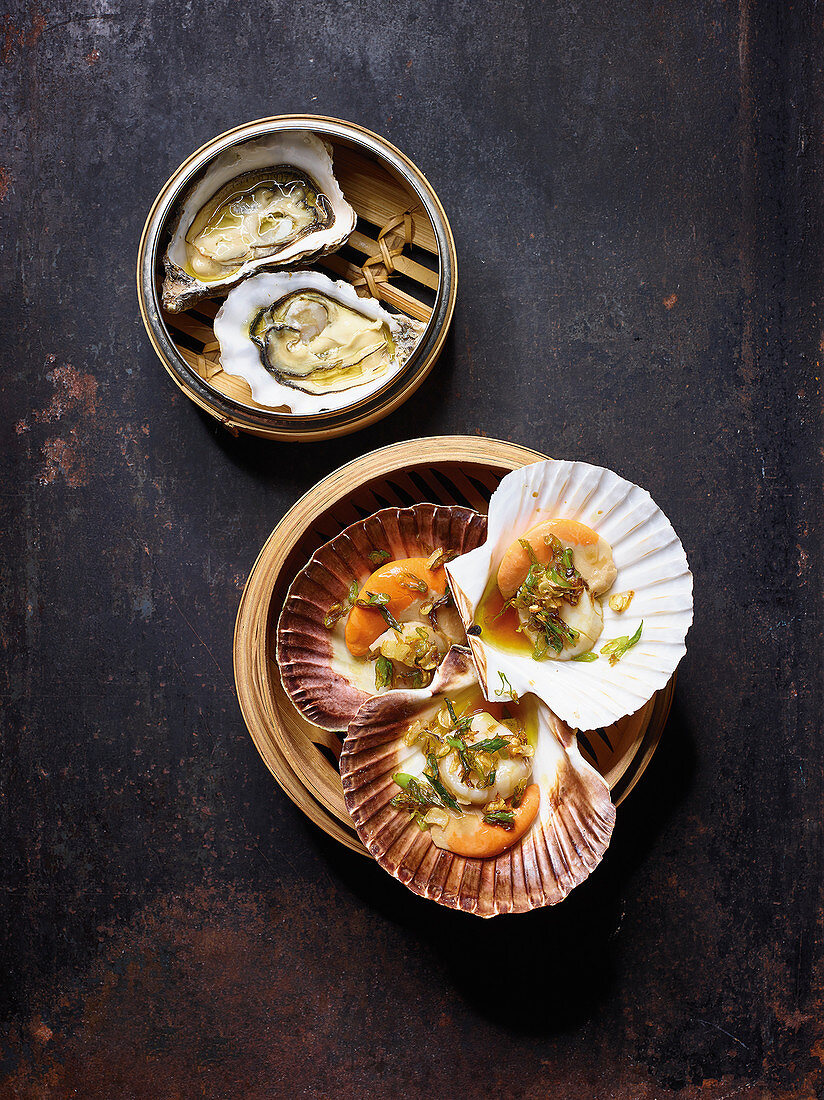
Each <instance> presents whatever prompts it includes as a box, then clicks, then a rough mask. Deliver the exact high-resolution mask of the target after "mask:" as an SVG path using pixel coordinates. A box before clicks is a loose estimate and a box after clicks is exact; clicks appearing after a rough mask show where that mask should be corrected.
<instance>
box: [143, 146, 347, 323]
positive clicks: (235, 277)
mask: <svg viewBox="0 0 824 1100" xmlns="http://www.w3.org/2000/svg"><path fill="white" fill-rule="evenodd" d="M279 167H289V168H297V169H300V170H302V171H304V172H305V173H306V174H307V176H308V177H309V178H310V179H312V180H313V181H314V183H315V184H316V185H317V187H318V188H319V189H320V191H321V192H322V193H323V194H324V195H325V197H326V198H327V199H328V201H329V204H330V206H331V209H332V213H333V219H332V222H331V223H330V224H329V225H327V226H325V227H324V228H321V229H315V230H313V232H311V233H309V234H307V235H306V236H303V237H299V238H298V239H296V240H294V241H291V242H288V243H287V244H285V245H284V246H283V248H281V249H280V250H279V251H277V252H272V253H270V254H268V255H266V256H261V257H257V258H255V259H251V260H247V261H246V263H244V264H243V265H242V266H241V267H239V268H238V269H237V270H235V271H232V272H231V273H227V274H226V275H225V276H223V278H219V279H209V280H208V281H206V280H201V279H198V278H197V277H196V276H194V275H190V274H189V272H188V271H186V234H187V233H188V232H189V228H190V227H191V225H192V222H193V221H194V220H195V218H196V217H197V215H198V213H199V212H200V211H201V210H202V209H203V207H204V206H205V205H206V204H207V203H208V202H209V200H210V199H211V198H212V197H213V196H214V195H216V194H217V192H218V191H220V189H221V188H222V187H225V186H226V184H228V183H230V182H231V181H232V180H233V179H236V178H237V177H238V176H241V175H243V174H245V173H246V172H253V171H255V170H257V169H263V168H279ZM356 220H357V216H356V214H355V211H354V210H353V208H352V207H351V206H350V205H349V203H348V202H347V201H346V199H345V198H344V195H343V192H342V191H341V189H340V185H339V184H338V181H337V180H336V179H335V176H334V173H333V171H332V156H331V146H329V145H327V144H326V142H324V141H322V140H321V139H320V138H319V137H317V135H316V134H313V133H311V132H310V131H309V130H279V131H277V132H276V133H272V134H267V135H265V136H264V137H261V138H257V139H255V140H254V141H245V142H243V143H241V144H240V145H233V146H231V147H230V148H228V149H226V150H225V151H224V152H222V153H221V154H220V156H218V157H217V158H216V159H215V161H214V162H213V163H212V164H210V165H209V166H208V168H207V169H206V171H205V173H204V175H203V177H202V178H201V179H200V180H198V181H197V183H195V184H194V185H193V186H192V187H190V188H189V190H188V191H186V193H185V194H184V195H183V198H182V199H181V200H180V204H179V213H178V215H177V217H176V219H175V223H174V225H173V227H172V232H171V240H170V241H169V246H168V248H167V249H166V253H165V255H164V257H163V265H164V269H165V275H164V279H163V306H164V308H165V309H168V310H169V311H170V312H172V313H177V312H178V311H179V310H181V309H185V308H187V307H188V306H190V305H192V304H193V303H194V302H196V301H198V299H200V298H211V297H214V296H215V295H219V294H225V293H226V291H227V290H228V289H229V288H230V287H233V286H235V285H237V284H238V283H239V282H240V281H241V280H242V279H245V278H246V276H247V275H250V274H252V273H253V272H255V271H260V270H261V269H265V268H277V267H286V266H289V265H294V264H298V263H307V262H309V261H311V260H315V259H317V258H318V257H319V256H325V255H326V254H327V253H329V252H334V251H335V250H336V249H338V248H340V247H341V245H342V244H344V242H345V241H346V240H348V238H349V236H350V234H351V232H352V230H353V229H354V228H355V221H356Z"/></svg>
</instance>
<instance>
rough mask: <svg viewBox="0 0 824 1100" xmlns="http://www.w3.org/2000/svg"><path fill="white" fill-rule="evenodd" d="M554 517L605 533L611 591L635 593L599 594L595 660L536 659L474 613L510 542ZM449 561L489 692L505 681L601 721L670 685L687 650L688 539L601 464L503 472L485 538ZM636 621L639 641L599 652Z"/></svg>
mask: <svg viewBox="0 0 824 1100" xmlns="http://www.w3.org/2000/svg"><path fill="white" fill-rule="evenodd" d="M553 518H565V519H573V520H578V521H580V522H581V523H583V524H586V525H587V526H588V527H590V528H592V530H594V531H595V532H596V533H597V534H598V535H601V536H603V538H604V539H605V540H606V542H607V543H608V544H609V545H610V546H611V547H612V554H613V557H614V562H615V566H616V567H617V576H616V577H615V580H614V582H613V585H612V591H614V592H615V593H620V592H622V591H624V590H632V591H633V592H634V595H633V596H632V599H631V602H630V603H629V605H628V606H627V607H626V610H624V611H622V612H617V611H615V610H614V609H613V608H612V607H610V605H609V601H608V598H607V597H608V595H609V593H604V599H603V603H602V611H603V632H602V633H601V635H600V637H599V639H598V641H597V643H596V645H595V648H594V650H593V652H594V653H595V654H596V655H597V659H594V660H592V661H591V662H585V663H584V662H578V661H576V660H571V661H569V660H534V659H533V658H532V657H531V656H530V654H529V653H528V652H527V653H521V652H512V651H508V650H506V649H502V648H500V647H499V646H497V645H494V644H492V642H491V641H490V640H489V638H488V637H486V638H485V636H484V626H483V624H482V623H478V622H477V619H478V610H479V607H480V605H481V602H482V600H483V599H484V596H485V594H486V593H487V592H488V591H489V585H490V582H491V581H492V579H493V578H494V577H495V576H496V574H497V570H498V566H499V565H500V562H501V560H502V559H503V556H504V554H505V552H506V550H507V548H508V547H509V546H510V545H511V544H512V543H513V542H514V541H515V540H516V539H518V538H520V537H521V536H523V535H524V533H525V532H527V531H529V530H530V529H531V528H532V527H534V526H535V525H536V524H537V523H539V522H541V521H543V520H548V519H553ZM446 570H447V573H448V575H449V579H450V583H451V585H452V591H453V594H454V596H455V602H456V604H457V606H458V609H459V611H460V613H461V618H462V619H463V622H464V626H465V627H466V628H467V630H468V631H469V635H468V637H469V643H470V646H471V648H472V653H473V657H474V659H475V665H476V668H477V670H478V677H479V679H480V681H481V686H482V688H483V691H484V695H485V696H486V698H487V699H489V698H491V696H490V694H489V692H490V690H492V689H494V688H495V687H496V686H498V685H499V684H500V683H503V682H504V681H505V682H507V683H508V684H510V685H511V688H512V690H513V691H514V692H515V693H517V694H518V695H523V694H526V693H528V692H534V693H535V694H536V695H537V696H538V697H539V698H540V699H542V700H543V702H544V703H546V704H547V706H548V707H550V709H551V710H552V711H553V712H554V713H555V714H557V715H559V716H560V718H562V719H563V720H564V721H565V722H568V723H569V724H570V726H572V728H573V729H582V730H588V729H597V728H598V727H605V726H608V725H610V724H611V723H613V722H615V721H617V720H618V719H619V718H622V717H624V716H625V715H628V714H633V713H635V712H636V711H638V710H639V709H640V708H641V707H642V706H643V705H644V703H646V702H647V700H649V699H650V698H652V696H653V695H654V693H655V692H656V691H658V690H660V689H661V688H663V687H664V686H665V685H666V684H667V682H668V681H669V679H670V677H671V676H672V674H673V672H674V671H675V669H676V667H677V665H678V662H679V661H680V660H681V658H682V657H683V655H684V653H685V652H686V647H685V644H684V641H685V638H686V635H687V631H688V630H689V627H690V624H691V623H692V574H691V573H690V570H689V567H688V565H687V558H686V554H685V553H684V548H683V547H682V545H681V543H680V542H679V540H678V536H677V535H676V534H675V531H674V530H673V529H672V525H671V524H670V522H669V520H668V519H667V518H666V516H665V515H664V514H663V512H662V511H661V510H660V508H658V507H657V506H656V504H655V502H654V501H653V500H652V498H651V497H650V495H649V493H647V492H645V490H643V489H640V488H639V487H638V486H637V485H633V484H632V483H631V482H629V481H625V480H624V478H621V477H619V476H618V475H617V474H614V473H612V472H611V471H610V470H605V469H602V468H601V467H600V466H591V465H589V464H588V463H586V462H562V461H556V460H552V459H550V460H547V461H545V462H536V463H534V464H532V465H529V466H524V467H522V468H521V469H519V470H515V471H513V473H511V474H507V476H506V477H505V478H504V479H503V480H502V481H501V483H500V485H499V486H498V488H497V489H496V490H495V492H494V493H493V495H492V499H491V500H490V503H489V527H488V535H487V541H486V542H485V543H484V545H483V546H482V547H479V548H478V549H477V550H474V551H472V552H471V553H469V554H467V555H465V556H464V557H461V558H459V559H457V560H456V561H453V562H450V563H449V564H448V565H447V566H446ZM493 583H494V581H493ZM642 623H643V628H642V630H641V634H640V638H639V640H638V641H637V643H636V644H634V645H633V646H632V647H631V648H628V649H627V650H626V651H625V652H624V653H623V656H621V658H620V660H618V661H614V662H613V661H611V660H610V659H608V656H607V655H606V654H603V653H602V646H604V645H609V643H610V642H611V641H613V640H616V639H617V638H619V637H625V638H627V639H628V640H629V638H631V637H634V635H635V632H636V631H637V630H638V628H639V627H641V624H642ZM470 628H472V629H470ZM488 633H489V631H488Z"/></svg>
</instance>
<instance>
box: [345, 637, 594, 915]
mask: <svg viewBox="0 0 824 1100" xmlns="http://www.w3.org/2000/svg"><path fill="white" fill-rule="evenodd" d="M473 685H477V680H476V676H475V670H474V667H473V663H472V659H471V655H470V652H469V650H467V649H464V648H462V647H457V646H456V647H454V648H453V649H451V650H450V652H449V653H448V654H447V656H446V658H445V660H444V662H443V664H442V665H441V667H440V669H439V670H438V673H437V675H436V677H435V679H434V680H433V682H432V684H431V685H430V687H428V688H425V689H422V690H417V691H392V692H389V693H387V694H386V695H382V696H379V697H376V698H374V699H371V700H369V701H368V702H366V703H364V705H363V706H362V707H361V709H360V710H359V711H358V714H357V715H356V717H355V718H354V719H353V721H352V723H351V724H350V726H349V730H348V732H347V735H346V738H345V740H344V745H343V752H342V754H341V758H340V770H341V779H342V781H343V790H344V797H345V801H346V807H347V809H348V810H349V813H350V815H351V817H352V820H353V822H354V824H355V828H356V829H357V832H358V836H359V837H360V839H361V841H362V842H363V843H364V845H365V846H366V847H367V848H368V850H369V851H370V852H371V854H372V855H373V856H374V857H375V859H376V860H377V861H378V863H379V864H380V865H381V867H383V869H384V870H385V871H387V872H388V873H389V874H391V875H393V876H394V877H395V878H397V879H398V880H399V881H400V882H402V883H404V885H406V886H408V887H409V889H410V890H412V891H413V892H414V893H416V894H419V895H421V896H422V897H426V898H430V899H432V900H433V901H437V902H439V903H440V904H441V905H446V906H448V907H449V908H452V909H462V910H465V911H467V912H471V913H475V914H477V915H479V916H482V917H492V916H495V915H497V914H499V913H521V912H525V911H527V910H529V909H535V908H538V907H540V906H545V905H554V904H556V903H557V902H559V901H561V900H563V898H565V897H566V896H567V894H569V892H570V891H571V890H572V889H573V888H574V887H575V886H577V885H579V884H580V883H581V882H583V880H584V879H586V878H587V876H588V875H589V874H590V873H591V872H592V871H593V870H594V869H595V867H596V866H597V865H598V863H599V862H600V860H601V858H602V857H603V854H604V852H605V851H606V848H607V846H608V844H609V841H610V838H611V836H612V831H613V828H614V824H615V807H614V806H613V804H612V801H611V799H610V795H609V788H608V787H607V784H606V782H605V781H604V779H603V778H602V777H601V775H599V773H598V772H597V771H596V770H595V769H594V768H593V767H591V766H590V765H589V764H588V763H587V762H586V761H585V760H584V758H583V757H582V756H581V754H580V752H579V750H578V746H577V741H576V738H575V735H574V733H573V732H572V731H571V730H570V728H569V727H568V726H567V725H566V724H565V723H563V722H562V721H560V720H559V719H558V718H557V717H556V716H555V715H554V714H553V713H552V712H551V711H550V710H549V709H548V708H547V707H545V706H543V705H541V704H540V703H539V702H538V701H537V700H535V701H534V704H533V705H534V707H535V710H536V715H537V720H536V727H537V737H536V742H537V743H536V746H535V756H534V762H533V769H532V779H531V782H533V783H535V784H537V786H538V787H539V788H540V802H539V805H538V810H537V816H536V817H535V819H534V821H533V823H532V825H531V826H530V828H529V829H528V831H527V832H526V833H525V834H524V835H523V837H522V838H521V839H520V840H518V841H517V843H515V844H514V845H513V846H512V847H510V848H508V849H507V850H506V851H504V852H503V853H502V854H500V855H498V856H496V857H495V858H490V859H471V858H467V857H465V856H460V855H456V854H454V853H453V852H451V851H448V850H445V849H443V848H441V847H438V845H437V844H436V843H435V842H434V840H433V836H432V835H431V832H430V831H426V830H424V831H422V830H421V829H420V828H419V826H418V825H417V824H416V823H415V821H414V820H413V819H412V818H411V817H410V815H409V813H407V812H406V811H405V810H397V809H395V808H394V807H393V806H392V805H391V799H392V798H393V797H395V796H397V794H398V792H399V789H400V788H399V787H398V785H397V784H396V782H395V780H394V776H395V775H396V774H397V773H399V772H403V771H404V770H405V769H406V768H408V767H409V766H410V764H409V761H410V758H411V757H412V756H413V755H414V754H415V753H416V751H417V750H416V749H415V748H414V747H410V746H409V745H407V744H406V741H405V739H404V738H405V734H406V732H407V731H408V729H409V727H410V725H411V724H412V723H413V722H414V721H416V720H419V719H421V718H425V717H426V716H427V715H430V714H432V713H434V711H435V710H436V709H437V708H438V707H439V705H440V703H441V701H442V700H444V699H447V698H450V699H452V698H455V697H457V696H460V694H461V692H465V691H467V690H468V689H471V688H472V687H473ZM433 831H434V830H433Z"/></svg>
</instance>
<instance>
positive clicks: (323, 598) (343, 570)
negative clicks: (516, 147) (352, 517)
mask: <svg viewBox="0 0 824 1100" xmlns="http://www.w3.org/2000/svg"><path fill="white" fill-rule="evenodd" d="M485 533H486V517H485V516H482V515H480V514H479V513H478V512H474V511H473V510H472V509H471V508H460V507H457V506H454V507H453V506H447V505H438V504H416V505H414V506H413V507H411V508H384V509H382V510H381V511H380V512H375V514H374V515H371V516H368V517H367V518H366V519H363V520H360V521H359V522H358V523H353V524H352V525H351V526H350V527H347V528H346V529H345V530H343V531H341V533H340V534H339V535H336V536H335V538H333V539H332V540H331V541H330V542H327V543H325V544H324V545H323V546H321V547H320V549H319V550H317V551H316V552H315V553H314V554H313V556H312V558H311V560H310V561H309V563H308V564H307V565H306V566H305V567H304V568H303V569H302V570H301V571H300V573H298V575H297V577H296V578H295V580H294V581H293V582H292V586H291V587H290V589H289V592H288V593H287V596H286V601H285V603H284V605H283V611H282V612H281V615H280V619H279V620H278V629H277V660H278V666H279V668H280V675H281V680H282V681H283V686H284V688H285V690H286V692H287V694H288V695H289V696H290V697H291V699H292V702H293V703H294V704H295V706H296V707H297V708H298V710H299V711H301V713H302V714H304V715H305V716H306V717H307V718H308V719H309V721H310V722H314V723H315V725H318V726H321V727H322V728H323V729H328V730H345V729H346V727H347V726H348V725H349V723H350V722H351V721H352V719H353V718H354V717H355V715H356V714H357V712H358V709H359V708H360V706H361V705H362V704H363V703H365V702H366V701H367V699H370V698H372V696H373V695H374V694H375V690H374V687H371V690H370V689H369V688H370V685H369V683H368V682H367V681H366V680H365V679H364V670H365V676H367V677H369V678H370V679H371V683H372V684H374V667H373V666H372V665H371V664H369V665H365V664H364V662H356V661H355V659H354V658H353V657H351V656H350V655H349V653H348V650H347V649H346V643H345V642H344V640H343V619H341V621H340V623H339V624H338V626H337V628H336V629H335V630H329V629H328V628H327V627H326V626H324V622H323V620H324V618H325V616H326V615H327V613H328V612H329V610H330V608H331V607H333V605H334V604H339V603H342V602H343V601H344V600H345V599H346V597H347V594H348V592H349V587H350V585H351V583H352V581H353V580H354V581H357V583H358V586H359V587H360V586H361V585H362V584H363V583H364V581H365V580H366V579H367V578H368V577H369V576H370V575H371V574H372V573H373V572H374V571H375V569H376V568H377V566H376V565H375V563H374V562H373V561H371V560H370V557H369V555H370V553H372V552H373V551H375V550H385V551H387V552H388V554H389V555H390V558H391V559H392V560H396V559H399V558H408V557H414V556H417V555H424V554H430V553H431V552H432V551H433V550H435V549H437V548H438V547H442V548H443V549H444V550H453V551H457V552H458V553H465V552H467V551H469V550H472V549H474V548H475V547H476V546H478V545H480V543H481V541H482V539H483V537H484V534H485ZM359 673H360V680H361V682H360V683H358V679H359Z"/></svg>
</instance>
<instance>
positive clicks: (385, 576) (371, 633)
mask: <svg viewBox="0 0 824 1100" xmlns="http://www.w3.org/2000/svg"><path fill="white" fill-rule="evenodd" d="M426 562H427V559H426V558H401V559H400V560H399V561H391V562H387V563H386V565H382V566H381V567H380V569H376V570H375V572H374V573H373V574H372V576H371V577H370V578H369V580H367V581H366V583H365V584H364V586H363V588H361V590H360V592H359V593H358V599H359V600H365V599H367V597H368V595H369V593H370V592H373V593H375V595H378V594H379V593H383V594H385V595H387V596H388V597H389V603H388V604H386V607H387V609H388V610H389V612H390V613H391V614H392V615H394V616H395V618H398V616H399V615H400V614H401V613H402V612H404V611H405V610H406V609H407V607H409V605H410V604H411V603H412V601H413V600H421V601H423V602H425V601H426V599H427V597H426V595H424V593H423V592H416V591H415V590H414V588H410V587H408V586H409V585H410V584H411V585H414V583H415V580H416V579H417V580H419V581H423V582H424V583H425V584H426V586H427V589H428V592H429V594H430V595H431V597H432V598H433V599H437V598H438V597H439V596H442V595H443V594H444V592H445V591H446V572H445V570H444V568H443V566H441V567H440V568H439V569H435V570H434V571H433V570H431V569H427V567H426ZM385 630H386V619H385V618H384V617H383V615H382V614H381V613H380V611H372V610H371V609H370V608H365V607H353V608H352V610H351V611H350V612H349V618H348V619H347V620H346V646H347V648H348V650H349V652H350V653H351V654H352V656H353V657H368V656H369V647H370V646H371V645H372V643H373V642H374V641H375V640H376V639H377V638H379V637H380V636H381V634H383V632H384V631H385Z"/></svg>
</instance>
